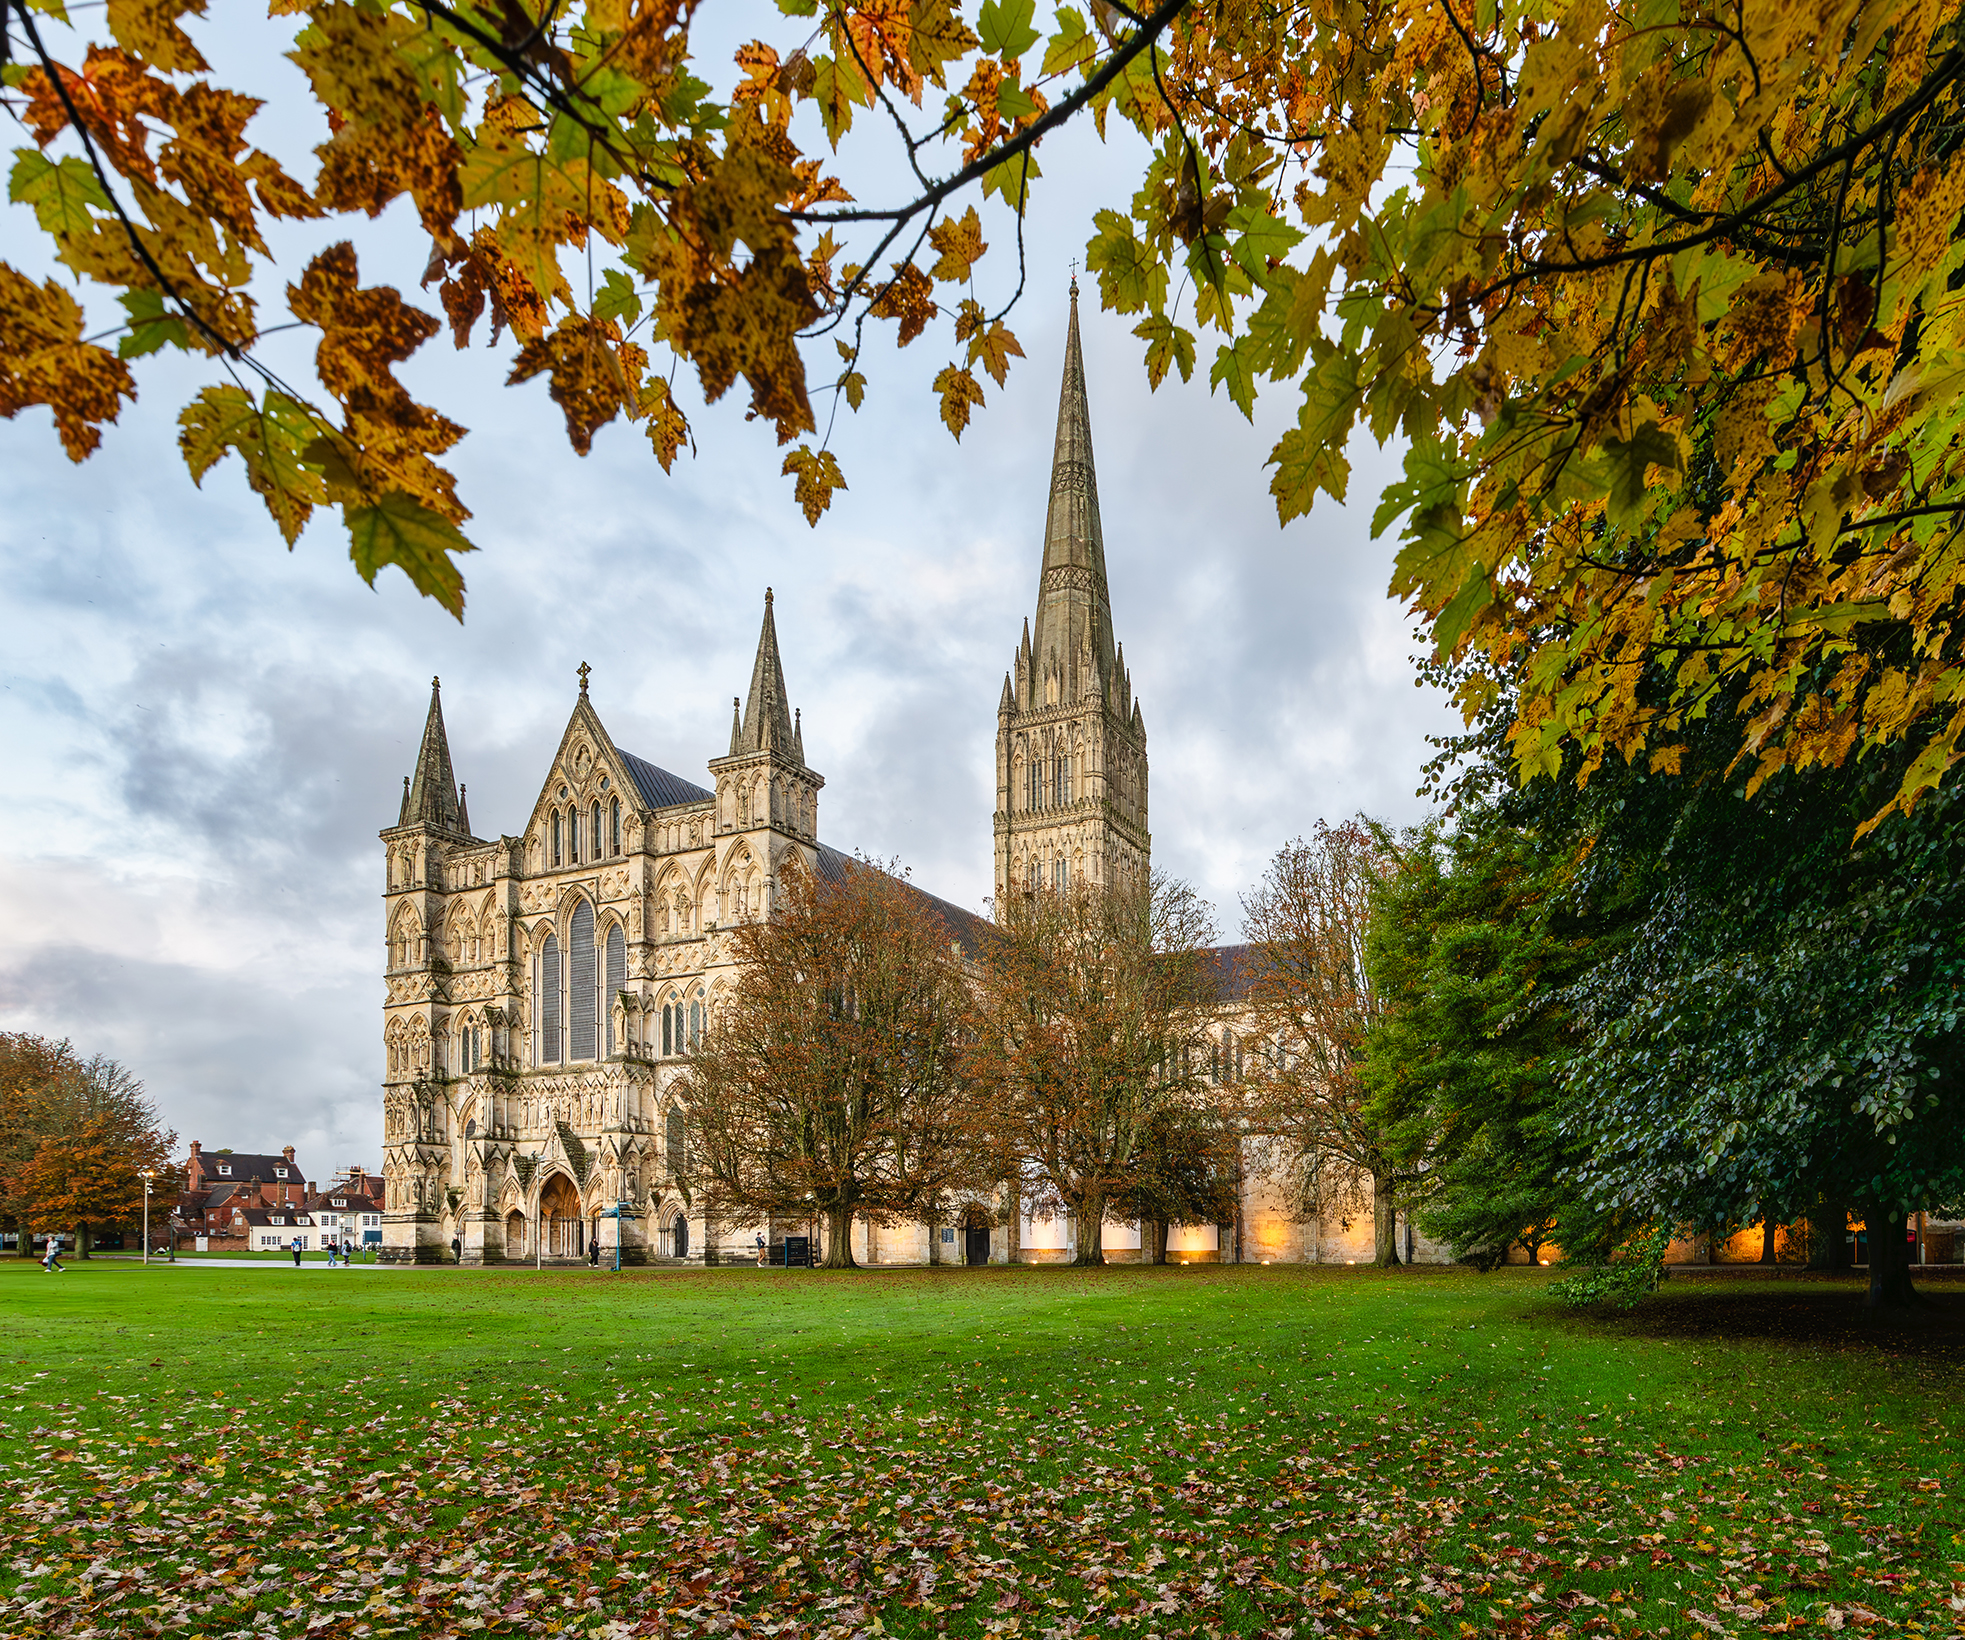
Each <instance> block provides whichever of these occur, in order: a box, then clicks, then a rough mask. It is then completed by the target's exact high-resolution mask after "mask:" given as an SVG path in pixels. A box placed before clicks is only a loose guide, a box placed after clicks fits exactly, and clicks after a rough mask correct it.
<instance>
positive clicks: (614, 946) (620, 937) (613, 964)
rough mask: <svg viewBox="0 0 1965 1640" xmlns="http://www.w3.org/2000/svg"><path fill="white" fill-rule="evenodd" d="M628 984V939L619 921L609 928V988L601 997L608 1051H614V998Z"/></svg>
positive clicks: (611, 924)
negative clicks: (605, 1022)
mask: <svg viewBox="0 0 1965 1640" xmlns="http://www.w3.org/2000/svg"><path fill="white" fill-rule="evenodd" d="M627 984H628V939H627V936H626V935H625V934H624V933H622V931H621V925H620V924H619V923H610V924H609V925H608V929H607V989H606V991H605V992H604V993H603V994H602V996H601V999H600V1008H601V1018H602V1019H604V1020H606V1021H607V1051H608V1052H609V1053H610V1054H611V1053H613V1052H614V999H615V998H616V997H618V996H619V995H620V994H621V993H622V991H624V990H625V989H626V988H627Z"/></svg>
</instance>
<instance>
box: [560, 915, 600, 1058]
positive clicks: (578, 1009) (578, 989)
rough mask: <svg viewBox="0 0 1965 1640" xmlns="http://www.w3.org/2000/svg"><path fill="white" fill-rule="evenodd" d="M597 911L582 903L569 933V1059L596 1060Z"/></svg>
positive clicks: (567, 997) (567, 972) (567, 941)
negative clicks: (595, 948) (595, 930)
mask: <svg viewBox="0 0 1965 1640" xmlns="http://www.w3.org/2000/svg"><path fill="white" fill-rule="evenodd" d="M594 979H595V974H594V908H593V907H592V906H591V905H589V904H588V903H587V902H586V901H585V900H582V901H581V902H580V903H579V904H578V905H577V906H575V907H574V908H573V917H572V920H571V922H570V923H569V924H568V926H567V930H566V1010H567V1012H566V1035H567V1057H568V1058H569V1059H592V1058H593V1057H594V1020H595V1000H596V999H595V994H594V993H595V985H594Z"/></svg>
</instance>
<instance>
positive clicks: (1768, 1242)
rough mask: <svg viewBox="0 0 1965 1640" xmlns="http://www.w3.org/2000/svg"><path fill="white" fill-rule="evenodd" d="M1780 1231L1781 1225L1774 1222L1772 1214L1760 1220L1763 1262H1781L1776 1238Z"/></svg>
mask: <svg viewBox="0 0 1965 1640" xmlns="http://www.w3.org/2000/svg"><path fill="white" fill-rule="evenodd" d="M1778 1231H1779V1227H1778V1226H1777V1225H1776V1224H1775V1223H1774V1219H1773V1216H1772V1215H1771V1214H1770V1215H1769V1216H1768V1217H1766V1218H1764V1219H1762V1220H1761V1221H1760V1262H1761V1263H1762V1264H1779V1263H1780V1262H1781V1255H1780V1248H1779V1246H1778V1244H1777V1243H1776V1241H1775V1239H1774V1238H1775V1236H1776V1235H1777V1234H1778Z"/></svg>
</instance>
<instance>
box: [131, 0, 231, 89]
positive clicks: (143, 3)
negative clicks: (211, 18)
mask: <svg viewBox="0 0 1965 1640" xmlns="http://www.w3.org/2000/svg"><path fill="white" fill-rule="evenodd" d="M107 12H108V21H109V32H110V33H111V34H113V35H114V36H115V37H116V43H117V44H118V45H119V46H121V47H122V48H123V49H124V50H125V51H127V52H128V53H129V54H130V55H131V56H132V57H142V58H144V59H146V60H147V61H149V62H153V63H155V64H156V65H157V66H158V67H159V68H164V69H170V70H171V71H173V72H174V73H182V74H202V73H204V72H205V71H206V70H207V69H209V68H210V67H211V65H210V64H209V63H207V62H206V61H205V59H204V57H203V56H202V55H200V53H199V51H198V48H197V47H196V46H194V45H193V44H192V43H191V36H190V35H188V34H186V33H185V32H184V30H183V29H181V28H179V27H178V19H179V18H180V17H184V16H186V15H187V14H188V15H191V16H197V17H202V16H204V15H205V0H109V4H108V7H107Z"/></svg>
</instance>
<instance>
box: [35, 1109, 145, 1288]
mask: <svg viewBox="0 0 1965 1640" xmlns="http://www.w3.org/2000/svg"><path fill="white" fill-rule="evenodd" d="M20 1192H21V1196H22V1198H23V1199H24V1201H25V1202H26V1204H27V1218H28V1223H29V1224H30V1225H31V1226H32V1227H33V1228H34V1229H36V1230H45V1231H49V1232H54V1231H60V1230H73V1231H74V1232H75V1249H76V1251H77V1252H78V1253H80V1254H81V1256H82V1257H83V1258H87V1257H88V1256H89V1247H90V1233H91V1232H92V1231H97V1230H101V1229H103V1228H105V1227H108V1226H112V1225H124V1224H128V1223H130V1222H131V1221H132V1220H134V1219H135V1218H136V1217H137V1215H138V1214H139V1213H141V1212H142V1211H143V1174H142V1173H141V1172H140V1171H139V1170H138V1169H137V1167H136V1165H135V1163H134V1162H133V1161H132V1159H131V1153H130V1147H129V1146H128V1145H127V1144H126V1143H124V1142H123V1140H122V1139H121V1137H120V1136H119V1135H118V1134H117V1132H116V1131H115V1127H114V1124H113V1123H111V1122H110V1121H108V1120H107V1119H105V1118H103V1117H93V1118H91V1119H90V1120H89V1121H87V1122H86V1123H85V1124H84V1125H83V1126H82V1128H81V1129H80V1131H78V1132H75V1133H72V1134H67V1135H63V1136H60V1137H55V1138H48V1139H43V1140H42V1141H41V1143H40V1144H39V1145H37V1146H36V1147H35V1151H34V1154H33V1156H32V1157H30V1158H29V1160H28V1163H27V1165H26V1166H25V1167H24V1168H22V1169H21V1173H20Z"/></svg>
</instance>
